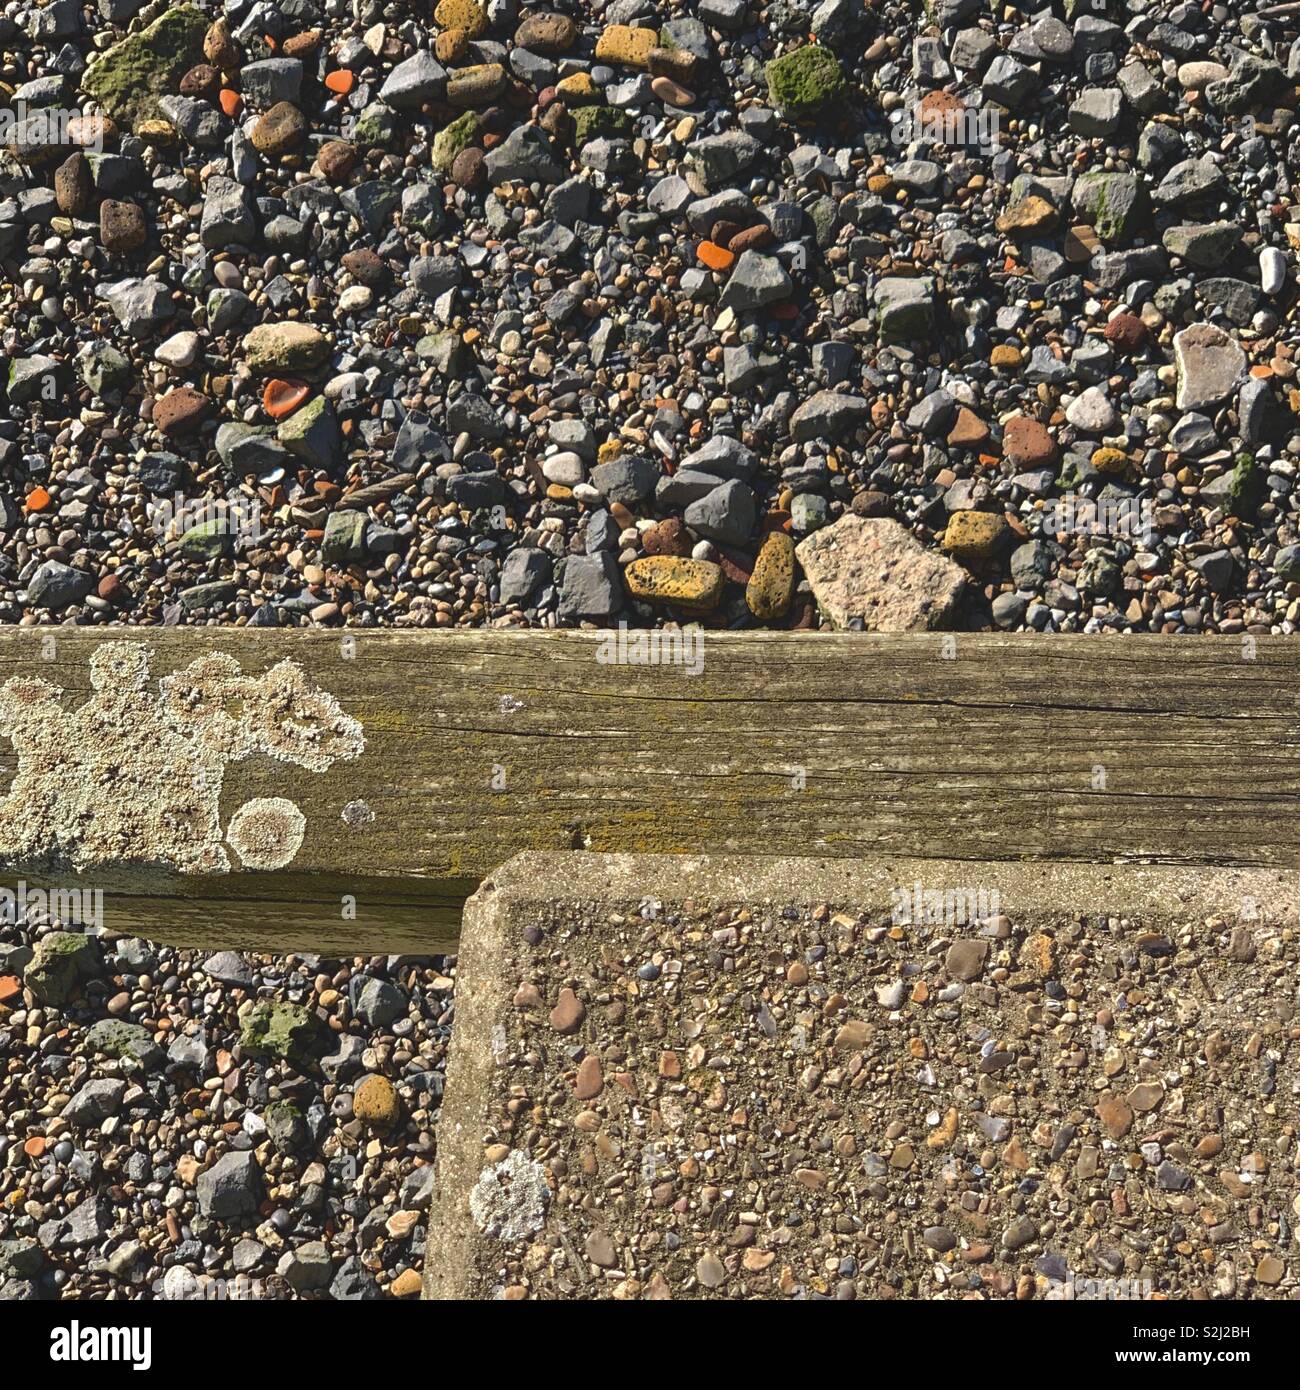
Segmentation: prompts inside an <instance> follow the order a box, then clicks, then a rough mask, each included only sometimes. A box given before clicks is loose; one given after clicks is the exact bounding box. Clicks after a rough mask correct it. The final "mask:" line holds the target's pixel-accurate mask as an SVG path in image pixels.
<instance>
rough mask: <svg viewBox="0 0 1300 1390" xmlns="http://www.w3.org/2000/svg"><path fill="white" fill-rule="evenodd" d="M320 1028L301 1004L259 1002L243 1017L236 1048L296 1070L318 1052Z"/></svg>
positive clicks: (314, 1018) (306, 1063) (306, 1064)
mask: <svg viewBox="0 0 1300 1390" xmlns="http://www.w3.org/2000/svg"><path fill="white" fill-rule="evenodd" d="M321 1041H322V1040H321V1029H320V1025H319V1023H318V1022H317V1020H316V1016H315V1014H313V1013H312V1012H311V1010H310V1009H307V1008H304V1007H303V1006H302V1005H301V1004H284V1003H275V1002H273V1001H272V1000H270V999H263V1000H259V1001H258V1003H256V1004H254V1005H253V1007H252V1008H251V1009H250V1010H249V1011H248V1013H247V1014H246V1015H245V1016H244V1022H243V1026H242V1028H241V1029H240V1034H239V1043H240V1046H241V1047H242V1048H243V1049H244V1051H245V1052H247V1053H248V1054H249V1055H250V1056H253V1057H268V1056H269V1057H278V1058H280V1060H281V1061H284V1062H289V1063H290V1064H291V1065H293V1066H295V1067H297V1068H298V1069H299V1070H300V1071H301V1070H302V1069H303V1068H305V1067H307V1066H309V1065H310V1064H311V1063H312V1061H313V1060H314V1059H315V1057H316V1056H317V1055H318V1053H319V1051H320V1049H321Z"/></svg>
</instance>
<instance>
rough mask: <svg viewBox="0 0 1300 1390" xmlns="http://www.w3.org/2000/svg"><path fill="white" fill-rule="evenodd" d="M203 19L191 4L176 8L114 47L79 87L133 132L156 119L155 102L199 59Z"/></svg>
mask: <svg viewBox="0 0 1300 1390" xmlns="http://www.w3.org/2000/svg"><path fill="white" fill-rule="evenodd" d="M207 28H208V20H207V18H206V17H205V16H204V15H203V14H202V13H201V12H200V11H199V10H197V9H195V8H194V6H193V5H177V6H175V7H174V8H173V9H170V10H168V11H167V13H166V14H164V15H162V16H160V17H159V18H158V19H156V20H154V22H153V23H152V24H150V25H149V26H148V27H147V28H145V29H141V30H140V32H139V33H136V34H131V35H129V36H128V37H127V38H125V39H123V40H122V42H121V43H118V44H114V45H113V47H112V48H110V49H109V50H108V51H107V52H106V53H105V54H104V56H103V57H102V58H100V59H99V61H98V62H97V63H94V64H92V65H91V67H90V68H89V69H88V70H87V72H86V74H85V76H84V77H83V78H82V79H81V85H82V87H83V88H85V90H86V91H87V92H88V93H89V94H90V95H91V96H92V97H94V98H95V100H96V101H97V102H98V103H99V104H100V106H102V107H103V108H104V110H105V111H106V112H107V113H108V115H110V116H112V118H113V119H114V120H115V121H117V122H119V123H121V124H123V125H129V126H131V127H132V128H133V129H134V127H135V124H136V122H137V121H144V120H155V119H157V118H158V117H159V116H160V115H161V112H160V110H159V108H158V98H159V97H163V96H166V95H168V93H170V92H173V91H175V89H176V86H177V83H179V81H180V79H181V78H182V77H183V76H184V74H185V73H186V72H188V71H189V69H190V68H192V67H193V66H194V65H195V64H196V63H198V62H200V61H202V58H203V36H204V34H205V33H206V32H207Z"/></svg>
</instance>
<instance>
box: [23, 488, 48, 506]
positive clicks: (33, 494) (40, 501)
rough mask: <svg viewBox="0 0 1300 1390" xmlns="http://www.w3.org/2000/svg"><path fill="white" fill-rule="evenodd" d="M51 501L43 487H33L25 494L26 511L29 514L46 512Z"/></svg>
mask: <svg viewBox="0 0 1300 1390" xmlns="http://www.w3.org/2000/svg"><path fill="white" fill-rule="evenodd" d="M53 500H54V499H53V498H52V497H51V496H50V494H49V493H48V492H46V490H45V489H44V488H43V487H34V488H33V489H32V490H31V491H30V492H29V493H28V494H27V510H28V511H29V512H43V511H48V510H49V507H50V504H51V502H53Z"/></svg>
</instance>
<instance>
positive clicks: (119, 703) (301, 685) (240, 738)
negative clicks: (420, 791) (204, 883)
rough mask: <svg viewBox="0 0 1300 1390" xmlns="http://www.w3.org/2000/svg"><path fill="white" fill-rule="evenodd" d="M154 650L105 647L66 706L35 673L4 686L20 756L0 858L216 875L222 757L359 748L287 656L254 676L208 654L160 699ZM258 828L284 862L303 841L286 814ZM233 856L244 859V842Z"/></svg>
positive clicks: (1, 692)
mask: <svg viewBox="0 0 1300 1390" xmlns="http://www.w3.org/2000/svg"><path fill="white" fill-rule="evenodd" d="M149 659H150V649H149V647H148V646H147V645H146V644H144V643H141V642H128V641H113V642H105V643H102V644H101V645H100V646H99V647H98V648H97V649H96V651H95V654H94V655H93V656H92V658H91V660H90V683H91V687H92V694H91V695H90V696H89V698H88V699H87V700H86V701H85V703H84V704H82V705H81V706H79V707H78V708H76V709H73V710H67V709H65V708H64V707H63V703H62V702H63V695H64V692H63V690H62V689H60V688H59V687H58V686H55V685H52V684H50V683H49V682H48V681H46V680H43V679H41V678H40V677H35V676H13V677H11V678H10V679H9V680H7V681H6V682H5V683H4V685H3V686H0V737H4V738H7V739H9V740H10V741H11V742H12V743H13V746H14V751H15V753H16V755H17V759H18V767H17V771H16V772H15V774H14V778H13V782H12V784H11V785H10V787H9V791H8V794H7V795H6V796H4V797H3V799H0V858H3V859H4V860H5V861H7V862H9V863H12V864H35V863H51V862H65V863H69V864H71V865H72V866H73V867H75V868H77V869H83V868H88V867H92V866H95V865H110V864H157V865H161V866H165V867H168V868H173V869H176V870H179V871H180V872H182V873H224V872H226V871H228V870H229V868H230V860H229V857H228V855H227V853H226V851H225V849H224V848H223V845H222V840H223V834H222V827H221V812H220V800H221V791H222V783H223V779H224V776H225V769H226V766H227V764H229V763H232V762H237V761H241V760H243V759H245V758H249V757H253V756H255V755H259V754H260V755H263V756H266V757H271V758H276V759H278V760H280V761H282V762H287V763H293V764H296V765H297V766H300V767H305V768H307V769H309V770H310V771H312V772H325V771H327V770H328V769H329V768H330V767H331V766H332V765H333V764H334V763H335V762H336V761H340V760H344V759H351V758H356V757H358V756H359V755H360V754H361V752H362V750H363V749H364V747H365V738H364V736H363V734H362V729H361V725H360V724H359V723H358V721H357V720H355V719H353V718H352V717H351V716H350V715H347V714H345V713H344V712H343V710H342V708H341V706H340V705H339V703H338V701H337V700H336V699H335V698H334V696H333V695H331V694H329V693H328V692H327V691H323V690H319V689H316V688H315V687H313V686H312V685H311V684H310V682H309V680H308V678H307V676H306V674H305V673H304V672H303V670H302V668H301V667H300V666H298V665H297V664H296V663H294V662H291V661H281V662H279V663H277V665H275V666H273V667H272V668H271V669H270V670H268V671H266V672H264V673H263V674H262V675H260V676H250V675H245V674H244V672H243V671H242V670H241V669H240V666H239V663H238V662H237V661H235V660H234V658H233V657H230V656H227V655H225V654H224V653H212V654H210V655H207V656H203V657H199V658H198V659H197V660H195V661H193V662H191V663H190V664H189V665H188V666H187V667H185V669H184V670H181V671H177V672H175V673H173V674H172V675H169V676H166V677H164V678H163V679H162V680H160V681H159V682H158V694H157V695H155V694H154V693H153V692H152V691H151V690H150V689H149ZM273 800H274V801H275V802H279V801H281V800H282V799H281V798H274V799H273ZM284 805H285V806H289V807H291V808H292V810H293V811H294V813H295V814H296V815H298V816H300V815H301V812H298V810H297V808H296V807H292V803H290V802H284ZM245 810H247V808H245ZM240 823H241V826H243V825H245V824H246V823H247V824H249V825H252V824H253V822H252V821H248V820H247V818H245V820H241V822H240ZM256 824H257V825H260V826H261V830H262V833H261V837H260V838H261V842H262V848H261V849H260V850H259V849H258V848H257V847H255V846H254V845H253V841H252V840H249V841H248V843H249V845H250V847H252V848H251V852H252V853H253V855H254V856H255V857H257V856H258V855H259V854H260V855H261V856H263V858H265V857H266V856H270V857H271V858H275V859H277V860H278V861H279V862H277V864H276V865H275V867H282V865H283V864H284V863H288V862H289V860H290V859H292V858H293V855H294V854H296V853H297V850H298V848H299V846H300V845H301V843H302V836H301V834H298V835H297V838H296V840H295V838H294V832H293V826H294V824H295V822H294V821H293V818H292V817H289V816H287V815H286V814H285V813H284V812H281V813H280V814H279V816H278V818H277V817H271V818H270V819H268V818H267V817H266V816H260V817H258V818H257V819H256ZM273 825H274V827H275V833H274V834H272V826H273ZM249 833H250V834H252V833H253V832H252V831H251V830H250V831H249ZM245 838H247V837H245ZM290 845H292V848H289V846H290ZM236 848H237V849H238V848H239V847H238V846H236ZM286 853H287V855H288V857H287V858H282V856H283V855H285V854H286ZM240 857H241V859H243V860H244V862H245V863H249V860H248V859H247V858H246V857H245V856H244V855H243V853H242V850H241V851H240Z"/></svg>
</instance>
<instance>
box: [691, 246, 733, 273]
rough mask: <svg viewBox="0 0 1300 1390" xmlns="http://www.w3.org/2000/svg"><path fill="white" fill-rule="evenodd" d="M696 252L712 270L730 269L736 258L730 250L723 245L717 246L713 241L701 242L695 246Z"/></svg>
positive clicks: (702, 261)
mask: <svg viewBox="0 0 1300 1390" xmlns="http://www.w3.org/2000/svg"><path fill="white" fill-rule="evenodd" d="M695 254H696V255H697V256H698V257H699V258H700V261H701V263H702V264H704V265H707V266H708V268H709V269H710V270H730V269H731V267H732V265H733V264H734V263H735V260H736V258H735V256H733V255H732V254H731V252H730V251H728V250H726V249H725V248H723V247H721V246H715V245H714V244H713V242H711V241H702V242H700V244H699V245H698V246H697V247H696V248H695Z"/></svg>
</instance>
